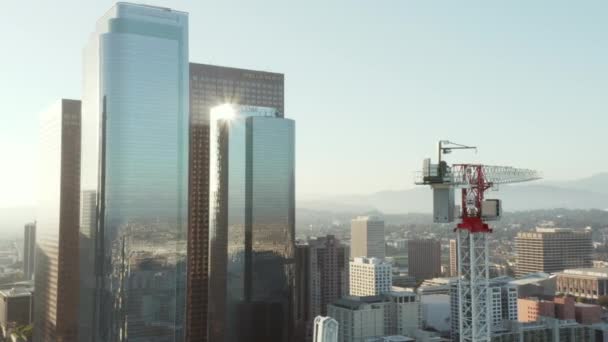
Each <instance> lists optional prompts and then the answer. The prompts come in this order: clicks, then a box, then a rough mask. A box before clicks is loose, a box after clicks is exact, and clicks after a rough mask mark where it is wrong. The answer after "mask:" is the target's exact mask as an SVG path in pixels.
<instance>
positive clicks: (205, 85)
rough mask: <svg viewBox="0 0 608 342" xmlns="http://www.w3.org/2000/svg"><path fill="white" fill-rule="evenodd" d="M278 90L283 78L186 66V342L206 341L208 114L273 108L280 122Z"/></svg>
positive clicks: (281, 107) (281, 102)
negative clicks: (232, 107)
mask: <svg viewBox="0 0 608 342" xmlns="http://www.w3.org/2000/svg"><path fill="white" fill-rule="evenodd" d="M283 86H284V76H283V74H277V73H270V72H265V71H256V70H246V69H237V68H229V67H222V66H216V65H207V64H199V63H190V167H189V205H188V207H189V209H188V211H189V222H188V278H187V289H188V291H187V300H186V303H187V306H186V312H187V314H186V320H187V324H186V340H187V341H196V342H201V341H202V342H205V341H207V310H208V307H207V306H208V305H207V297H208V286H209V285H208V281H209V270H208V267H209V265H208V264H209V260H208V255H209V113H210V110H211V108H213V107H215V106H218V105H221V104H224V103H234V104H241V105H252V106H263V107H272V108H276V109H277V112H278V115H279V116H281V117H282V115H283V113H284V107H285V106H284V89H283Z"/></svg>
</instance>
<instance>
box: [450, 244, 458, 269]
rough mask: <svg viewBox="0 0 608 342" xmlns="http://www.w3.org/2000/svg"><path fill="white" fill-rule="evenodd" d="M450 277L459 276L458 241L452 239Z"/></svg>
mask: <svg viewBox="0 0 608 342" xmlns="http://www.w3.org/2000/svg"><path fill="white" fill-rule="evenodd" d="M450 277H458V241H457V240H456V239H450Z"/></svg>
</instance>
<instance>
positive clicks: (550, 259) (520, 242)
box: [515, 228, 593, 277]
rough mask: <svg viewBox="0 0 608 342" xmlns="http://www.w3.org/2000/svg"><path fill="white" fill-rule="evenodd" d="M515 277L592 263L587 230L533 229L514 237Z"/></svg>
mask: <svg viewBox="0 0 608 342" xmlns="http://www.w3.org/2000/svg"><path fill="white" fill-rule="evenodd" d="M515 252H516V254H517V257H516V261H517V264H516V268H515V276H517V277H520V276H523V275H526V274H528V273H534V272H545V273H554V272H561V271H563V270H565V269H567V268H585V267H591V266H592V265H593V263H592V261H591V259H592V254H593V245H592V241H591V232H590V231H586V230H585V231H583V230H575V229H570V228H536V231H534V232H520V233H517V236H516V237H515Z"/></svg>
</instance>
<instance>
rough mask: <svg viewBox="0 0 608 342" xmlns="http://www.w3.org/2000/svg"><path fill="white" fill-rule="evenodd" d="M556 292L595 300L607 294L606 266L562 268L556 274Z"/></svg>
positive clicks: (607, 277) (607, 273)
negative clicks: (562, 269)
mask: <svg viewBox="0 0 608 342" xmlns="http://www.w3.org/2000/svg"><path fill="white" fill-rule="evenodd" d="M557 292H559V293H563V294H566V295H571V296H574V297H577V298H582V299H585V300H587V301H591V302H597V300H598V299H599V298H600V297H602V296H608V268H607V267H602V268H577V269H567V270H564V271H563V272H560V273H558V274H557Z"/></svg>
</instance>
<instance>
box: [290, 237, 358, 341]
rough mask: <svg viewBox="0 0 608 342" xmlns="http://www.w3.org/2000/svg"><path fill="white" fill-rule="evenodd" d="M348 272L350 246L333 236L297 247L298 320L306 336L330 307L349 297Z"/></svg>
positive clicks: (309, 241) (312, 240) (311, 240)
mask: <svg viewBox="0 0 608 342" xmlns="http://www.w3.org/2000/svg"><path fill="white" fill-rule="evenodd" d="M348 268H349V250H348V246H345V245H343V244H341V243H340V241H339V240H338V239H336V238H335V236H333V235H327V236H325V237H320V238H315V239H309V240H308V241H307V242H306V243H304V244H298V245H296V291H297V295H296V320H298V321H299V323H298V324H302V325H303V326H302V327H301V329H304V331H305V332H306V333H305V334H306V335H310V333H309V332H310V331H312V324H313V319H314V318H315V317H316V316H324V315H327V305H328V304H330V303H332V302H334V301H335V300H337V299H340V298H342V297H344V296H347V295H348V293H349V287H348V281H349V279H348ZM307 340H310V338H308V339H307Z"/></svg>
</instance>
